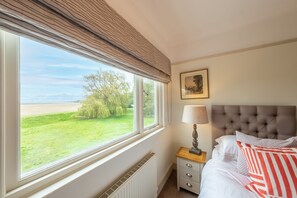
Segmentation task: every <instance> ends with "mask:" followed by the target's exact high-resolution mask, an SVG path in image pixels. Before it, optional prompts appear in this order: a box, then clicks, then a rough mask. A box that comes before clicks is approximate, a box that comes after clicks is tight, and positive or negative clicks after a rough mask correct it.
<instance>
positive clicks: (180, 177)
mask: <svg viewBox="0 0 297 198" xmlns="http://www.w3.org/2000/svg"><path fill="white" fill-rule="evenodd" d="M176 158H177V190H178V191H179V190H180V188H183V189H186V190H189V191H191V192H193V193H196V194H199V192H200V179H201V172H202V168H203V166H204V164H205V163H206V152H204V151H203V152H202V154H201V155H195V154H192V153H189V149H188V148H185V147H181V148H180V149H179V151H178V152H177V153H176Z"/></svg>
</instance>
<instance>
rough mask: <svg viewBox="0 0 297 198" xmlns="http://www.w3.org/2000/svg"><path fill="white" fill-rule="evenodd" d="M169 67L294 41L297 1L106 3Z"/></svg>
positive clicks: (115, 0)
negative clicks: (168, 61)
mask: <svg viewBox="0 0 297 198" xmlns="http://www.w3.org/2000/svg"><path fill="white" fill-rule="evenodd" d="M106 2H107V3H108V4H109V5H110V6H111V7H113V8H114V9H115V10H116V11H117V12H118V13H119V14H120V15H121V16H122V17H124V18H125V19H126V20H127V21H128V22H129V23H130V24H131V25H132V26H134V27H135V28H136V29H137V30H138V31H139V32H140V33H141V34H142V35H143V36H145V37H146V38H147V39H148V40H149V41H150V42H151V43H153V44H154V45H155V46H156V47H157V48H158V49H159V50H160V51H162V52H163V53H164V54H165V55H166V56H167V57H168V58H169V59H170V60H171V62H172V63H176V62H182V61H187V60H191V59H194V58H199V57H204V56H209V55H215V54H220V53H224V52H230V51H234V50H239V49H245V48H250V47H254V46H259V45H263V44H270V43H274V42H279V41H284V40H287V39H292V38H297V0H106Z"/></svg>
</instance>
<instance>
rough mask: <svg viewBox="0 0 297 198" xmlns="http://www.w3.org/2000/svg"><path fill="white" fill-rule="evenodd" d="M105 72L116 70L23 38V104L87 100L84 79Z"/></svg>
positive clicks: (21, 72) (21, 74)
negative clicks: (89, 75) (85, 98)
mask: <svg viewBox="0 0 297 198" xmlns="http://www.w3.org/2000/svg"><path fill="white" fill-rule="evenodd" d="M105 69H113V68H111V67H107V66H105V65H103V64H102V63H99V62H96V61H92V60H90V59H87V58H84V57H81V56H79V55H76V54H73V53H69V52H67V51H65V50H61V49H58V48H54V47H51V46H48V45H45V44H42V43H38V42H36V41H32V40H29V39H26V38H23V37H21V38H20V79H21V103H22V104H23V103H59V102H72V101H78V100H81V99H83V98H84V96H85V92H84V89H83V84H84V81H83V76H85V75H88V74H91V73H95V72H96V71H98V70H105ZM125 73H126V72H125Z"/></svg>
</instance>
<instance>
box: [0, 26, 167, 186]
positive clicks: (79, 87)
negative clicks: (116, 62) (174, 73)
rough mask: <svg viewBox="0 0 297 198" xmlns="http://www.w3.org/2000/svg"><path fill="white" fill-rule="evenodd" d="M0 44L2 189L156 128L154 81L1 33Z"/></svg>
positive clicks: (157, 110) (157, 106)
mask: <svg viewBox="0 0 297 198" xmlns="http://www.w3.org/2000/svg"><path fill="white" fill-rule="evenodd" d="M0 43H4V45H1V55H3V56H4V57H5V61H4V62H3V65H1V71H5V73H4V74H2V77H1V78H4V81H5V85H4V86H3V85H1V86H3V87H2V88H3V90H5V91H4V96H5V97H4V98H5V99H4V102H3V101H2V104H3V105H4V106H5V108H6V110H5V112H4V111H3V112H1V113H2V115H4V117H5V128H4V133H5V135H6V136H7V139H6V142H5V143H6V145H5V146H6V151H7V152H8V153H6V156H7V157H6V158H5V163H6V170H5V171H6V173H7V178H6V181H5V182H6V184H7V187H8V189H10V190H12V189H14V188H16V187H18V186H20V185H22V184H25V183H28V182H30V181H33V180H34V179H37V178H40V177H41V176H44V175H46V174H48V173H50V172H53V171H55V170H58V169H60V168H62V167H65V166H68V165H70V164H73V162H76V164H77V165H75V166H77V167H79V164H80V163H81V164H83V160H85V159H86V160H89V159H87V157H90V156H91V155H94V154H96V153H97V152H99V151H101V150H102V149H104V148H108V147H110V146H112V145H117V144H120V143H122V142H125V141H126V140H129V139H131V138H135V137H137V136H138V135H141V134H142V133H143V132H145V131H148V130H151V129H152V128H156V129H157V128H158V127H160V105H161V104H160V102H159V101H160V99H159V98H160V97H161V94H160V90H161V86H162V85H161V84H160V83H158V82H155V81H153V80H149V79H146V78H142V77H139V76H136V75H134V74H131V73H128V72H125V71H122V70H119V69H116V68H114V67H110V66H108V65H106V64H103V63H100V62H97V61H93V60H91V59H88V58H84V57H82V56H79V55H76V54H73V53H70V52H67V51H65V50H62V49H59V48H55V47H52V46H49V45H47V44H43V43H40V42H38V41H34V40H31V39H28V38H24V37H20V36H16V35H13V34H11V33H7V32H4V31H1V30H0ZM2 52H3V53H2ZM138 93H143V94H142V96H140V94H138ZM15 118H17V119H15ZM15 156H16V157H15ZM78 162H79V163H78Z"/></svg>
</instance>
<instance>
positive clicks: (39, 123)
mask: <svg viewBox="0 0 297 198" xmlns="http://www.w3.org/2000/svg"><path fill="white" fill-rule="evenodd" d="M153 121H154V119H153V118H145V120H144V122H145V123H144V124H145V125H148V124H150V123H152V122H153ZM133 123H134V118H133V110H132V109H129V110H128V112H127V114H126V115H124V116H121V117H112V118H106V119H85V120H84V119H78V118H76V117H75V112H71V113H58V114H50V115H40V116H26V117H23V118H22V120H21V164H22V165H21V167H22V173H25V172H28V171H30V170H33V169H36V168H38V167H41V166H43V165H45V164H48V163H51V162H54V161H56V160H59V159H62V158H64V157H67V156H70V155H72V154H75V153H77V152H79V151H83V150H84V149H88V148H91V147H94V146H96V145H100V144H102V143H104V142H106V141H110V140H112V139H115V138H117V137H119V136H121V135H124V134H128V133H129V132H132V131H133Z"/></svg>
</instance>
